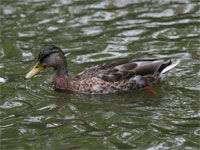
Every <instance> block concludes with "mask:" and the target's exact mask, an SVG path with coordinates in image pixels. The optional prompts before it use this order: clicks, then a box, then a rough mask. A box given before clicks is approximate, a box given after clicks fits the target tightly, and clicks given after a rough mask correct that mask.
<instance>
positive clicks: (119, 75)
mask: <svg viewBox="0 0 200 150" xmlns="http://www.w3.org/2000/svg"><path fill="white" fill-rule="evenodd" d="M171 63H172V61H171V60H169V59H168V60H164V59H137V60H136V59H130V60H118V61H112V62H110V63H104V64H100V65H95V66H92V67H90V68H87V69H85V70H84V71H83V72H81V73H79V74H78V75H77V76H75V79H76V80H85V79H89V78H92V77H98V78H100V79H102V80H105V81H108V82H115V81H120V80H126V79H130V78H131V77H134V76H136V75H142V76H144V75H147V74H156V73H161V72H162V70H164V69H165V68H166V67H168V66H170V64H171Z"/></svg>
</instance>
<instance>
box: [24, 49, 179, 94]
mask: <svg viewBox="0 0 200 150" xmlns="http://www.w3.org/2000/svg"><path fill="white" fill-rule="evenodd" d="M179 62H180V61H179V60H173V61H172V60H170V59H167V60H164V59H129V60H117V61H112V62H109V63H104V64H99V65H95V66H92V67H89V68H86V69H85V70H84V71H83V72H81V73H79V74H78V75H76V76H74V77H72V78H71V77H69V76H68V71H67V62H66V59H65V56H64V53H63V52H62V50H61V49H60V48H59V47H57V46H47V47H45V48H44V49H42V50H41V51H40V54H39V57H38V61H37V63H36V64H35V66H34V67H33V69H32V70H31V71H30V72H29V73H27V74H26V76H25V79H29V78H31V77H33V76H34V75H36V74H38V73H39V72H40V71H42V70H43V69H45V68H48V67H52V68H54V71H55V74H54V77H53V86H54V89H55V90H56V91H65V92H74V93H85V94H108V93H125V92H132V91H135V90H137V89H141V88H144V87H152V86H153V85H154V84H156V83H158V82H160V81H161V79H162V78H163V77H164V75H165V73H166V72H168V71H169V70H171V69H172V68H174V67H175V66H176V65H177V64H178V63H179Z"/></svg>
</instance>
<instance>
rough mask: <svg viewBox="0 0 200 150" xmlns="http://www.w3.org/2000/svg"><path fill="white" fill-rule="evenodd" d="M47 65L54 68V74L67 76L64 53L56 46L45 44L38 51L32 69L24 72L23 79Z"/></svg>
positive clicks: (28, 77)
mask: <svg viewBox="0 0 200 150" xmlns="http://www.w3.org/2000/svg"><path fill="white" fill-rule="evenodd" d="M48 67H52V68H54V70H55V72H56V75H57V76H59V77H66V76H67V64H66V60H65V57H64V53H63V52H62V50H61V49H60V48H59V47H57V46H54V45H51V46H47V47H45V48H44V49H42V50H41V51H40V54H39V56H38V61H37V62H36V64H35V66H34V67H33V69H32V70H31V71H30V72H28V73H27V74H26V76H25V79H30V78H31V77H33V76H34V75H36V74H38V73H39V72H40V71H42V70H44V69H45V68H48Z"/></svg>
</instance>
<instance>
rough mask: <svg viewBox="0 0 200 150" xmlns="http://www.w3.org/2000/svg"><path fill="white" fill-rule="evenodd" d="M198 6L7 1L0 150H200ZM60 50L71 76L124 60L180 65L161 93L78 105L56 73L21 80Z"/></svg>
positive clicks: (157, 1)
mask: <svg viewBox="0 0 200 150" xmlns="http://www.w3.org/2000/svg"><path fill="white" fill-rule="evenodd" d="M199 6H200V3H199V1H198V0H165V1H163V0H143V1H139V0H132V1H130V0H100V1H94V0H87V1H78V0H68V1H65V0H58V1H53V0H49V1H44V0H35V1H32V0H26V1H22V0H18V1H7V0H3V1H1V26H0V29H1V46H0V69H1V74H0V86H1V88H0V95H1V100H0V109H1V129H0V131H1V132H0V133H1V134H0V136H1V140H0V142H1V149H6V150H11V149H13V150H19V149H20V150H22V149H24V150H29V149H56V150H57V149H59V150H61V149H138V150H139V149H147V150H159V149H188V150H190V149H192V150H193V149H199V148H200V144H199V143H200V120H199V116H200V111H199V110H200V109H199V107H200V105H199V102H200V63H199V60H200V38H199V37H200V26H199V24H200V11H199V10H200V9H199ZM50 44H53V45H57V46H60V47H61V48H62V49H63V51H64V53H65V56H66V57H67V62H68V66H69V74H70V76H73V75H75V74H77V73H79V72H81V71H82V70H83V69H84V68H85V67H88V66H90V65H94V64H98V63H104V62H109V61H111V60H115V59H121V58H149V57H150V58H158V57H160V58H165V57H170V58H179V59H181V63H180V65H178V66H177V67H176V68H175V69H173V70H172V71H171V72H170V73H169V74H168V75H167V77H166V80H165V81H163V82H162V83H160V84H157V85H156V86H155V87H154V88H155V90H156V91H157V92H158V94H159V96H157V97H156V96H154V95H152V94H151V93H149V92H148V91H146V90H139V91H136V92H133V93H128V94H109V95H97V96H92V95H91V96H90V95H87V96H86V95H73V94H66V93H57V92H55V91H54V90H53V89H52V87H51V81H52V73H53V71H52V70H51V69H46V70H45V71H43V72H42V73H41V74H39V75H37V76H36V77H35V78H33V79H32V80H29V81H27V83H26V82H25V80H24V75H25V74H26V73H27V72H28V71H29V70H30V68H31V67H32V66H33V65H34V63H35V60H36V59H37V56H38V53H39V51H40V50H41V49H42V48H44V46H45V45H50Z"/></svg>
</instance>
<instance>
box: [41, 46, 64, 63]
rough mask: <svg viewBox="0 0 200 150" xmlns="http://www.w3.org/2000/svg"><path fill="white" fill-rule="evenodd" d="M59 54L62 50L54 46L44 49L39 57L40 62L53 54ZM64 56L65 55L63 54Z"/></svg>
mask: <svg viewBox="0 0 200 150" xmlns="http://www.w3.org/2000/svg"><path fill="white" fill-rule="evenodd" d="M57 52H61V53H63V52H62V51H61V49H60V48H59V47H57V46H54V45H49V46H46V47H45V48H44V49H42V50H41V51H40V54H39V57H38V61H40V62H42V60H43V59H44V58H46V57H47V56H49V55H51V54H53V53H57ZM63 54H64V53H63Z"/></svg>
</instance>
